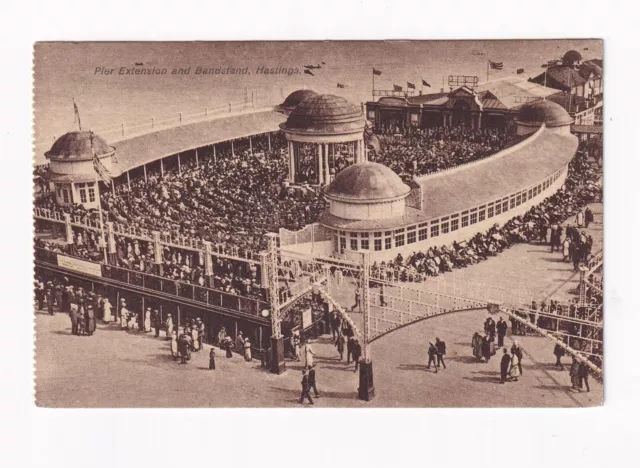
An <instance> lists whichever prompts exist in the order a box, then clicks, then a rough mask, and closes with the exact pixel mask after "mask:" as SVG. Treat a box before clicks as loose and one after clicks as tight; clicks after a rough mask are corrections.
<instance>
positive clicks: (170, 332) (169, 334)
mask: <svg viewBox="0 0 640 468" xmlns="http://www.w3.org/2000/svg"><path fill="white" fill-rule="evenodd" d="M166 325H167V339H170V338H171V337H172V336H173V317H172V316H171V314H167V322H166Z"/></svg>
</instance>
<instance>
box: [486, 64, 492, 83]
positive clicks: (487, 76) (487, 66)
mask: <svg viewBox="0 0 640 468" xmlns="http://www.w3.org/2000/svg"><path fill="white" fill-rule="evenodd" d="M489 62H491V61H490V60H489V59H487V81H489Z"/></svg>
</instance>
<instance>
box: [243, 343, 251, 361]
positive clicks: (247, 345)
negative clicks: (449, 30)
mask: <svg viewBox="0 0 640 468" xmlns="http://www.w3.org/2000/svg"><path fill="white" fill-rule="evenodd" d="M243 346H244V360H245V361H247V362H249V361H251V342H250V341H249V338H247V339H246V340H244V345H243Z"/></svg>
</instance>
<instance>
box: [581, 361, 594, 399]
mask: <svg viewBox="0 0 640 468" xmlns="http://www.w3.org/2000/svg"><path fill="white" fill-rule="evenodd" d="M578 379H579V382H580V388H582V384H584V386H585V387H586V388H587V392H590V391H591V389H590V388H589V368H588V367H587V365H586V364H585V363H584V362H581V363H580V365H579V367H578Z"/></svg>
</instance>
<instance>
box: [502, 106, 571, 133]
mask: <svg viewBox="0 0 640 468" xmlns="http://www.w3.org/2000/svg"><path fill="white" fill-rule="evenodd" d="M515 120H516V123H520V124H524V125H529V126H534V125H535V126H542V124H545V125H546V126H547V127H562V126H564V125H571V124H572V123H573V119H572V118H571V116H569V114H568V113H567V111H566V110H565V109H564V107H562V106H561V105H560V104H558V103H555V102H553V101H535V102H531V103H528V104H525V105H524V106H522V108H521V109H520V112H518V116H517V117H516V119H515Z"/></svg>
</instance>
